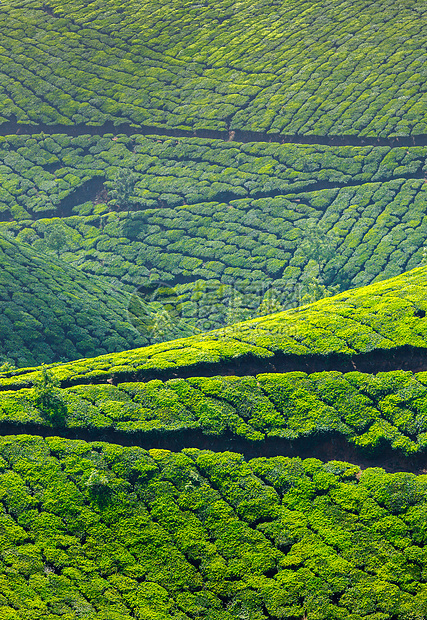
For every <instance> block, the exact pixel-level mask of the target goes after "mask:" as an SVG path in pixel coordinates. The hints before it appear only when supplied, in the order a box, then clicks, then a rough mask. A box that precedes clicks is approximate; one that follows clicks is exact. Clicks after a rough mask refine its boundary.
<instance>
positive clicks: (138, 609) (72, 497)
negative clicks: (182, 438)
mask: <svg viewBox="0 0 427 620" xmlns="http://www.w3.org/2000/svg"><path fill="white" fill-rule="evenodd" d="M0 458H1V461H0V471H1V473H0V493H1V497H2V503H3V506H4V512H3V513H2V514H1V517H0V520H1V532H2V534H1V537H2V538H1V540H2V561H1V565H0V580H1V583H2V590H1V597H2V598H1V602H2V605H1V608H0V609H1V613H2V616H3V618H10V619H16V620H18V619H19V620H20V619H21V618H28V617H31V618H35V619H38V618H39V619H42V618H43V619H45V618H48V619H49V620H51V619H52V620H53V619H54V618H64V617H65V618H80V617H88V618H93V619H99V620H101V619H102V620H104V619H106V618H108V619H112V620H116V619H118V618H125V619H129V620H130V619H131V618H143V619H148V618H153V619H155V620H164V619H166V618H173V619H176V620H178V619H179V620H186V619H187V618H200V617H204V618H209V619H211V620H218V619H220V620H234V619H235V618H238V617H249V618H257V619H259V620H267V619H268V618H302V617H304V616H305V617H312V618H349V619H351V620H359V619H360V618H374V617H375V618H381V619H382V618H384V619H386V618H399V619H403V618H411V617H412V618H422V617H424V615H425V613H426V610H427V590H426V588H427V585H426V582H425V567H426V558H425V551H424V548H425V506H426V498H427V488H426V484H427V482H426V480H425V476H415V475H413V474H405V473H397V474H387V473H385V472H384V470H382V469H380V468H377V469H367V470H365V471H363V472H361V471H360V470H359V468H358V467H357V466H353V465H350V464H349V463H343V462H338V461H331V462H329V463H325V464H323V463H322V462H321V461H319V460H316V459H306V460H301V459H299V458H294V459H290V458H284V457H277V458H271V459H266V458H257V459H253V460H251V461H249V462H245V461H244V460H243V458H242V457H241V456H240V455H238V454H235V453H231V452H225V453H217V454H215V453H212V452H209V451H200V450H196V449H189V450H184V451H183V452H182V453H176V454H174V453H172V452H169V451H165V450H156V449H153V450H150V451H149V452H146V451H144V450H142V449H140V448H123V447H121V446H118V445H113V444H105V443H99V442H98V443H86V442H83V441H70V440H64V439H61V438H59V437H55V438H48V439H46V440H43V439H41V438H37V437H30V436H21V437H16V436H15V437H14V436H9V437H3V438H1V440H0Z"/></svg>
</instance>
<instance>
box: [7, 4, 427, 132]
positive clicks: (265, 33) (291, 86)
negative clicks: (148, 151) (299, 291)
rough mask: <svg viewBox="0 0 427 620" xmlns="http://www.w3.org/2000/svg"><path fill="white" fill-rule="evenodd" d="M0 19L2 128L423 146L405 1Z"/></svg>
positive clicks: (83, 11) (411, 23)
mask: <svg viewBox="0 0 427 620" xmlns="http://www.w3.org/2000/svg"><path fill="white" fill-rule="evenodd" d="M0 9H1V10H0V31H1V33H2V42H3V43H2V48H1V50H0V67H1V78H2V79H1V85H0V88H1V90H0V93H1V97H2V110H1V117H0V121H3V122H6V121H7V120H10V119H14V118H16V119H17V120H18V122H21V123H47V124H56V123H58V124H76V123H80V124H81V123H90V124H102V123H104V122H106V121H113V122H114V123H116V124H119V123H123V122H130V123H134V124H137V125H141V124H145V125H156V126H166V127H175V128H180V129H200V130H203V129H214V130H224V131H226V130H229V129H231V130H233V129H244V130H252V131H263V132H274V133H282V134H317V135H325V134H331V135H334V134H341V135H346V134H351V135H369V136H372V135H373V136H375V135H381V136H388V135H410V134H422V133H427V124H426V118H425V93H424V79H425V77H424V74H423V62H424V57H423V48H424V44H425V31H424V29H423V22H424V20H425V18H426V9H425V7H424V6H423V4H422V3H419V2H416V1H415V0H408V1H407V2H406V3H404V4H399V5H396V3H395V2H392V0H380V1H378V2H376V3H375V4H374V5H373V4H372V3H369V2H367V1H366V0H357V1H354V0H352V1H351V2H350V1H349V0H340V1H339V2H338V3H337V2H335V1H333V2H332V1H328V2H324V3H322V5H319V4H313V3H312V2H303V3H301V2H296V1H295V0H286V1H285V2H283V3H281V4H278V3H277V2H275V1H274V0H258V1H256V2H253V1H251V2H249V1H248V0H244V1H243V2H235V1H232V2H230V1H229V0H217V1H216V2H215V5H212V4H211V3H199V2H198V1H196V0H191V2H187V3H185V4H181V3H173V4H172V5H171V3H170V2H165V1H162V2H160V1H159V2H156V4H155V5H154V6H153V3H152V2H151V1H150V2H148V0H144V1H143V2H140V3H139V4H138V6H135V5H129V6H127V5H126V6H123V5H122V4H121V3H120V2H119V0H106V1H105V2H103V3H102V4H101V5H98V4H95V3H82V2H81V1H80V0H70V1H68V2H65V3H64V2H62V0H61V1H60V2H59V1H58V0H48V1H46V0H43V1H42V0H31V1H30V2H26V3H25V6H22V5H21V4H20V3H19V2H18V1H17V0H12V1H11V2H8V3H7V4H5V3H3V4H2V5H1V7H0Z"/></svg>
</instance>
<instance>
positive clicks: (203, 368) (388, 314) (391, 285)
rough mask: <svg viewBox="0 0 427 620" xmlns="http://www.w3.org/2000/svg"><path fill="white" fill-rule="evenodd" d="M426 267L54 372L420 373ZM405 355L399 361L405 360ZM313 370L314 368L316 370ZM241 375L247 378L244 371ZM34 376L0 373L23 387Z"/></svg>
mask: <svg viewBox="0 0 427 620" xmlns="http://www.w3.org/2000/svg"><path fill="white" fill-rule="evenodd" d="M426 277H427V267H421V268H418V269H414V270H412V271H410V272H408V273H406V274H403V275H402V276H397V277H396V278H391V279H389V280H386V281H384V282H379V283H377V284H371V285H369V286H366V287H362V288H360V289H354V290H352V291H346V292H345V293H340V294H339V295H336V296H334V297H330V298H327V299H321V300H319V301H318V302H315V303H313V304H309V305H307V306H302V307H301V308H297V309H296V310H288V311H285V312H279V313H277V314H272V315H268V316H265V317H260V318H258V319H253V320H251V321H245V322H243V323H237V324H235V325H231V326H230V327H228V328H225V329H221V330H215V331H212V332H206V333H204V334H201V335H198V336H193V337H189V338H182V339H179V340H173V341H170V342H165V343H160V344H156V345H152V346H149V347H144V348H140V349H134V350H132V351H124V352H122V353H116V354H112V355H102V356H99V357H95V358H92V359H85V360H78V361H76V362H72V363H69V364H63V365H59V366H56V367H54V369H53V372H54V374H55V376H56V377H57V378H58V379H59V380H61V381H62V382H63V384H64V385H73V384H83V383H90V382H95V383H98V382H105V381H106V380H107V379H111V380H115V381H118V380H123V379H129V378H130V379H132V380H136V379H147V378H152V377H153V376H154V377H161V378H164V377H166V378H168V377H176V376H191V375H193V376H194V375H195V374H209V375H215V374H218V372H221V373H222V374H247V373H248V371H250V373H251V374H257V373H259V372H266V371H268V370H270V369H271V370H273V371H274V372H276V371H277V370H279V371H280V370H283V369H286V370H294V369H305V368H307V369H308V370H311V371H312V370H313V369H316V370H317V369H320V370H327V369H328V368H327V366H328V364H332V365H333V366H335V367H337V366H338V365H339V367H340V368H345V367H346V365H347V367H348V369H349V370H351V369H358V366H357V365H359V369H363V368H366V367H369V365H371V368H373V369H376V370H377V371H378V370H379V369H380V368H381V360H382V367H384V369H387V365H391V366H393V367H398V368H401V367H406V368H407V367H408V365H409V366H410V365H411V364H412V365H413V366H416V367H417V368H418V369H419V370H423V369H424V368H425V364H426V361H425V351H426V349H427V346H426V344H427V341H426V337H427V336H426V334H427V323H426V311H427V308H426V302H425V282H426ZM405 356H406V357H405ZM319 364H320V368H319ZM245 371H246V372H245ZM36 374H37V371H35V370H34V369H32V368H28V369H25V368H24V369H20V370H18V371H13V372H12V373H4V374H3V376H4V378H3V379H1V382H0V385H1V386H3V389H7V388H8V387H11V388H14V387H26V386H29V385H31V382H32V380H33V379H34V377H35V376H36Z"/></svg>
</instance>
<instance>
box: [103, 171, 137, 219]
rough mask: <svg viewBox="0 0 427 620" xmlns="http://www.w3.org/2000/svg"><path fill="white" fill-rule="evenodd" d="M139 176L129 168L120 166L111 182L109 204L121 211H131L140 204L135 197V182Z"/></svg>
mask: <svg viewBox="0 0 427 620" xmlns="http://www.w3.org/2000/svg"><path fill="white" fill-rule="evenodd" d="M137 179H138V177H137V176H136V175H135V174H134V173H133V172H132V170H129V169H128V168H119V169H118V171H117V173H116V176H115V177H114V180H113V182H112V183H111V184H110V185H111V189H110V191H109V197H110V200H109V205H110V206H112V207H114V208H116V209H118V210H119V211H130V210H131V209H132V208H134V207H135V205H137V204H138V199H137V198H136V197H135V184H136V181H137Z"/></svg>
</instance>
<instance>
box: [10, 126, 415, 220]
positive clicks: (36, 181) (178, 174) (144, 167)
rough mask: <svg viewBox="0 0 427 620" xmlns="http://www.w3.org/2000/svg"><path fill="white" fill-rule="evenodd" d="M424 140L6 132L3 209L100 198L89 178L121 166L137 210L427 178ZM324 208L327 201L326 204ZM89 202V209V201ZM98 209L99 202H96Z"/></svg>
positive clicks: (38, 208) (39, 208)
mask: <svg viewBox="0 0 427 620" xmlns="http://www.w3.org/2000/svg"><path fill="white" fill-rule="evenodd" d="M426 159H427V148H426V147H401V148H390V147H372V146H366V147H330V146H321V145H313V146H307V145H301V144H276V143H273V144H269V143H246V144H245V143H238V142H224V141H221V140H203V139H198V138H193V139H190V138H179V139H178V138H164V137H160V136H152V137H149V136H139V135H133V136H125V135H118V136H113V134H107V135H104V136H91V135H79V136H75V137H72V136H67V135H64V134H53V135H44V134H37V135H32V136H28V135H9V136H5V137H1V138H0V182H1V186H2V187H1V193H0V213H2V216H3V218H4V219H6V218H9V217H10V218H12V217H13V218H14V219H15V220H22V219H30V218H32V217H33V216H37V217H40V216H41V215H43V213H46V212H47V213H49V214H51V213H55V210H57V211H59V212H60V211H61V205H62V204H63V201H64V200H65V199H68V202H70V207H69V210H70V211H71V208H72V207H75V206H76V205H79V204H80V203H85V202H86V201H87V200H88V199H91V198H92V199H93V198H94V196H92V197H91V196H89V197H88V196H87V195H86V194H85V192H84V191H83V193H82V192H80V194H81V195H80V196H79V190H81V189H82V188H83V190H84V188H85V184H87V183H88V182H89V181H91V180H92V179H98V180H100V182H101V181H105V182H106V185H107V186H108V187H110V188H112V187H113V186H114V179H115V176H116V174H117V171H118V170H119V169H120V168H126V169H127V170H132V171H133V173H134V174H135V180H136V185H135V191H134V195H135V198H134V204H133V205H132V207H131V208H134V209H141V208H148V207H149V208H155V207H159V206H161V207H165V206H167V207H175V206H177V205H183V204H196V203H200V202H206V201H211V200H217V201H218V200H222V199H224V198H227V199H228V200H232V199H233V198H246V197H261V196H273V195H277V194H282V195H283V194H287V193H291V192H296V191H297V192H301V191H307V190H309V189H310V187H311V186H313V185H314V186H315V189H317V185H318V184H319V183H320V184H326V185H328V184H329V185H333V186H337V187H339V186H343V185H352V184H356V185H357V184H362V183H371V182H384V181H390V180H392V179H396V178H399V179H401V178H405V177H406V178H414V177H418V178H421V177H422V176H423V170H425V169H426ZM319 206H320V205H319ZM84 209H86V211H87V210H88V205H85V207H84ZM95 210H97V211H99V208H95Z"/></svg>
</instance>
